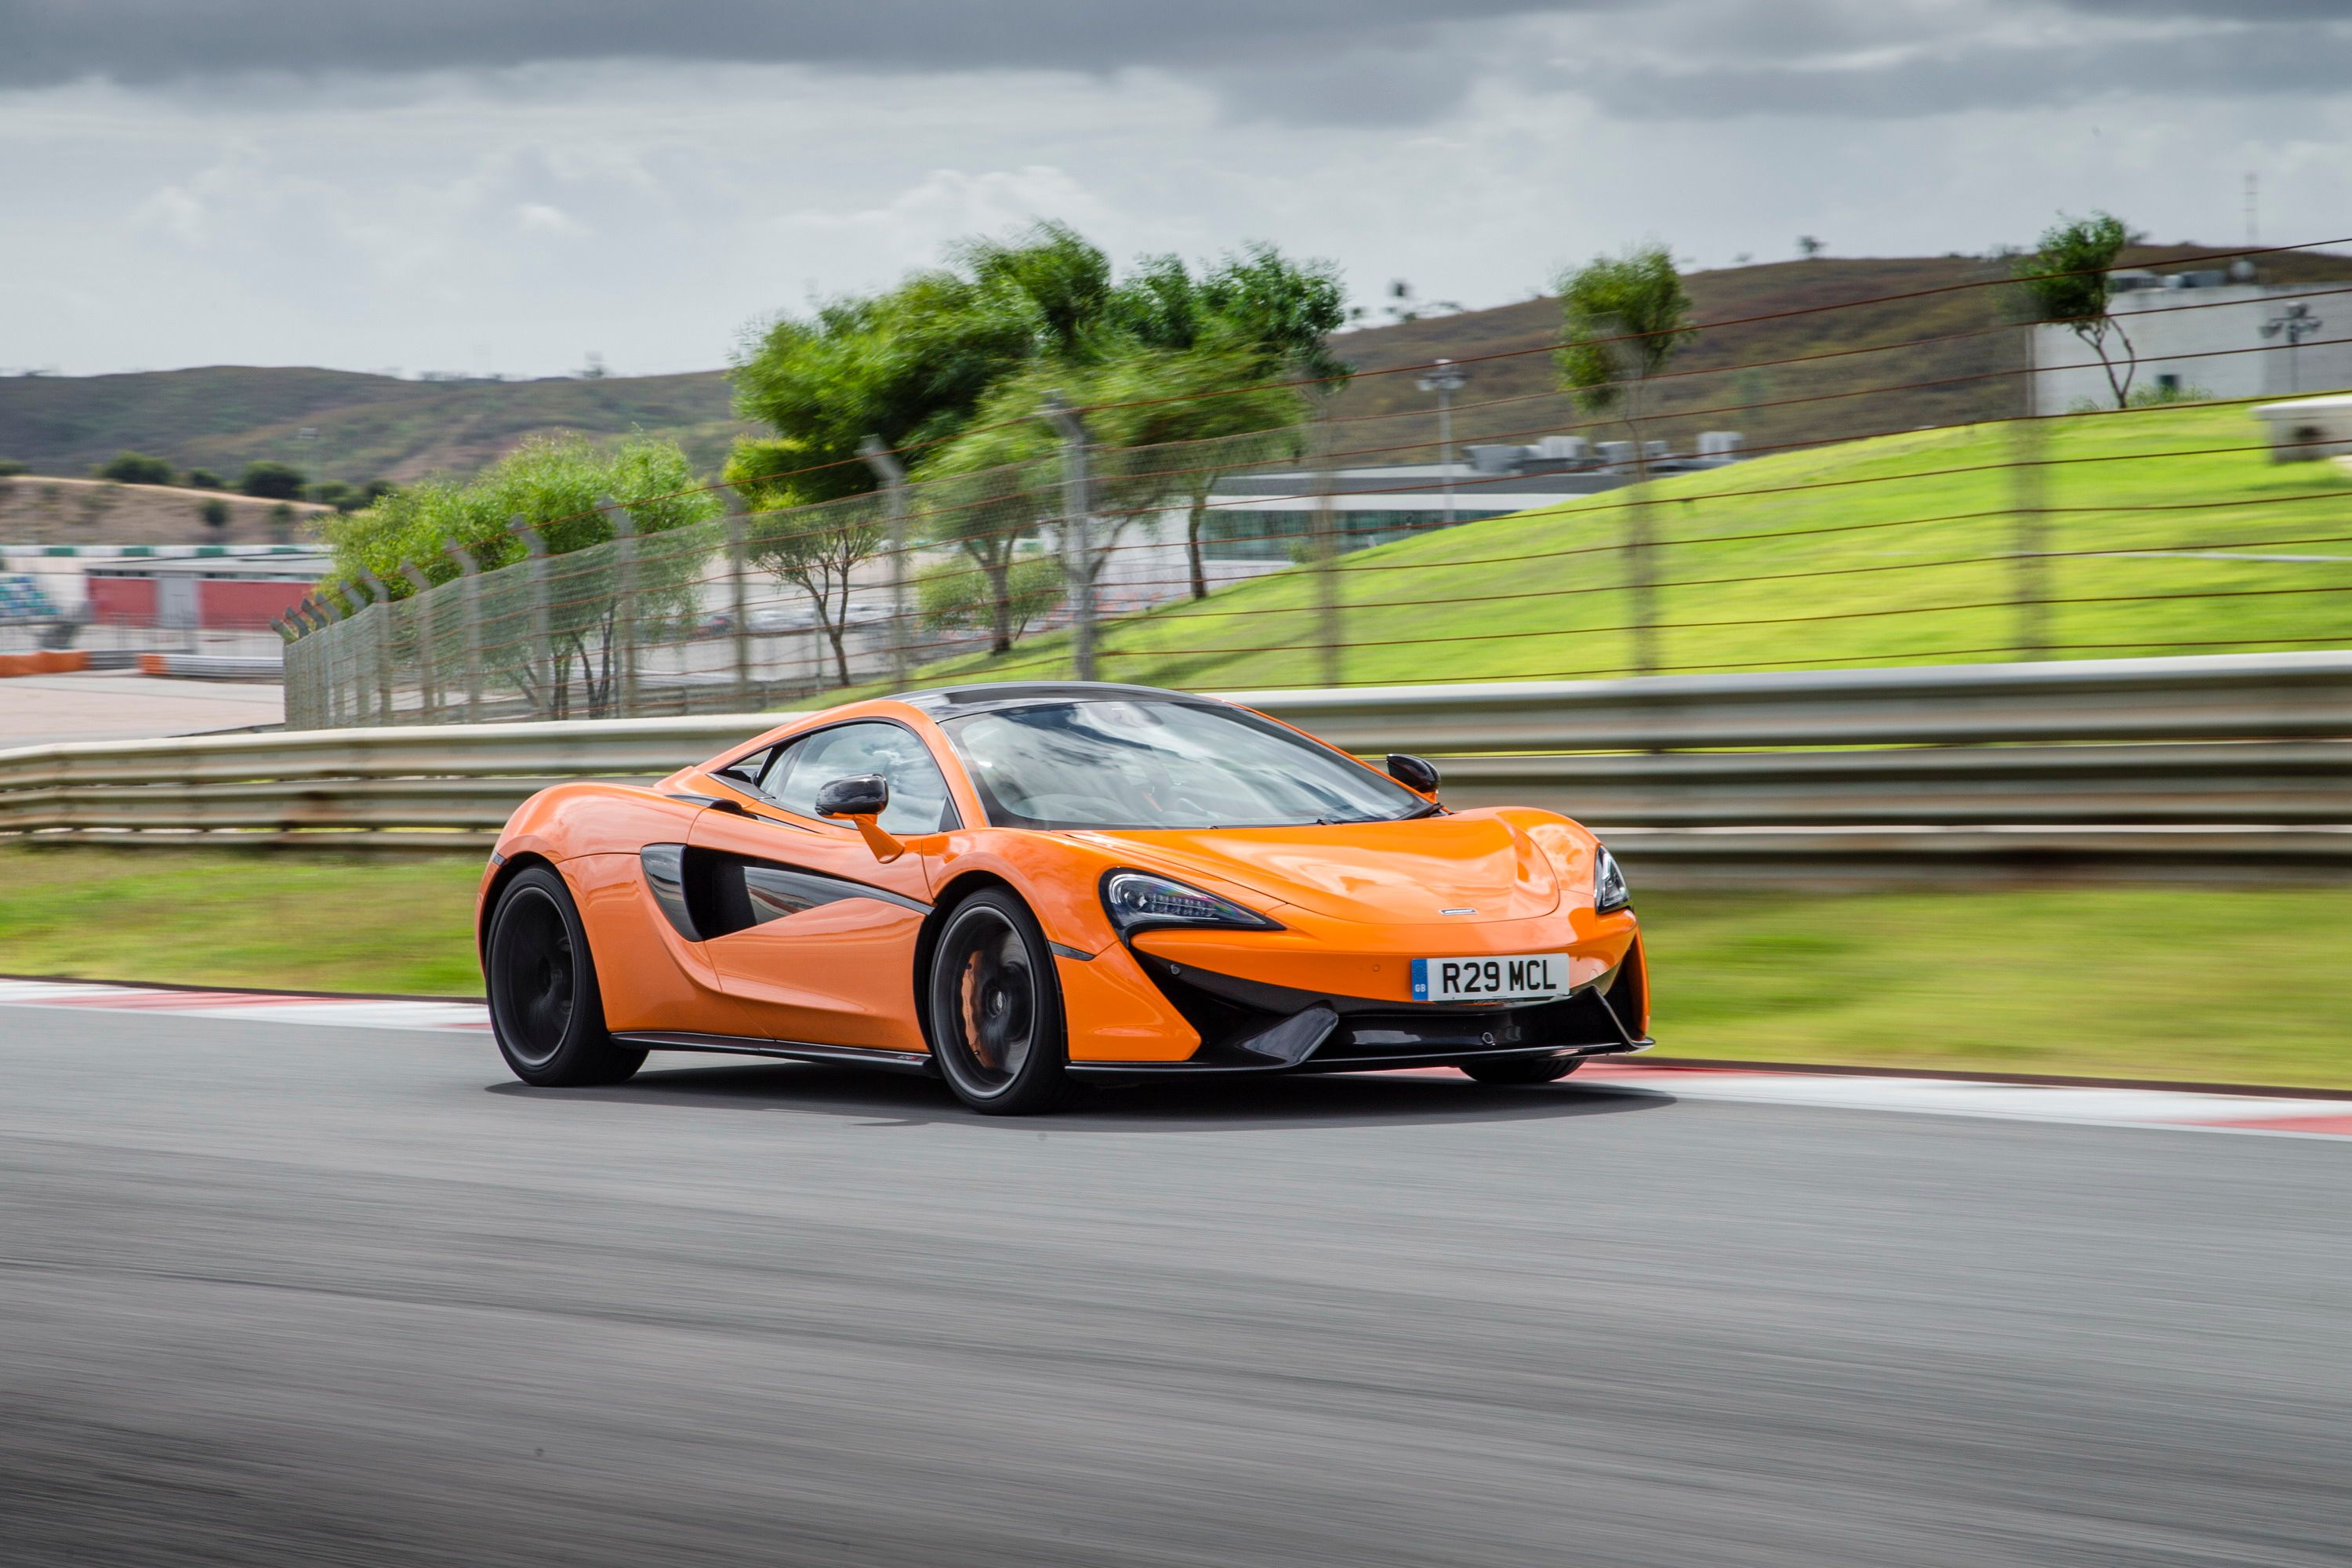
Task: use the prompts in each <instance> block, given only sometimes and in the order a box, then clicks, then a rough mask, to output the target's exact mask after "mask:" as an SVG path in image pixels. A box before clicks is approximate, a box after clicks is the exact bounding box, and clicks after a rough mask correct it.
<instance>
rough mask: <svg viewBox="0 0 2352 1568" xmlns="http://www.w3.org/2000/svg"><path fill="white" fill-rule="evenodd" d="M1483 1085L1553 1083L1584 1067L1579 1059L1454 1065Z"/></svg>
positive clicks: (1512, 1059) (1501, 1060)
mask: <svg viewBox="0 0 2352 1568" xmlns="http://www.w3.org/2000/svg"><path fill="white" fill-rule="evenodd" d="M1454 1065H1455V1066H1457V1067H1459V1068H1461V1069H1462V1070H1463V1071H1464V1072H1465V1073H1468V1074H1469V1075H1470V1076H1471V1077H1472V1078H1473V1079H1476V1080H1477V1081H1478V1082H1480V1083H1499V1084H1526V1083H1552V1082H1555V1081H1557V1080H1559V1079H1564V1078H1566V1077H1567V1076H1568V1075H1569V1074H1570V1073H1572V1072H1574V1071H1575V1070H1576V1069H1577V1068H1580V1067H1582V1066H1583V1065H1584V1063H1583V1061H1582V1059H1581V1058H1577V1057H1503V1058H1497V1059H1496V1060H1493V1061H1484V1062H1457V1063H1455V1064H1454Z"/></svg>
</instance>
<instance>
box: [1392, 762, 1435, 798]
mask: <svg viewBox="0 0 2352 1568" xmlns="http://www.w3.org/2000/svg"><path fill="white" fill-rule="evenodd" d="M1388 771H1389V777H1391V778H1392V779H1394V780H1396V782H1397V783H1399V784H1402V785H1404V787H1405V788H1407V789H1410V790H1418V791H1420V792H1421V793H1422V794H1423V795H1435V794H1436V793H1437V765H1436V764H1435V763H1432V762H1431V761H1430V760H1429V759H1428V758H1426V757H1416V756H1412V755H1409V754H1408V753H1406V752H1390V753H1389V760H1388Z"/></svg>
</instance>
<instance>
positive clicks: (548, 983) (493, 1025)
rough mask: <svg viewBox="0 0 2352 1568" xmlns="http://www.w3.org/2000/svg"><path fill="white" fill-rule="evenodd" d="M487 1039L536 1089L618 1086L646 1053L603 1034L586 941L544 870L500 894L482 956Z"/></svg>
mask: <svg viewBox="0 0 2352 1568" xmlns="http://www.w3.org/2000/svg"><path fill="white" fill-rule="evenodd" d="M482 969H483V978H484V979H486V980H487V981H488V983H489V993H490V1032H491V1033H492V1034H493V1035H495V1036H496V1037H497V1038H498V1042H499V1055H500V1056H502V1057H504V1058H506V1059H507V1066H508V1067H509V1068H512V1069H513V1071H514V1075H515V1077H517V1078H519V1079H522V1080H523V1082H525V1083H528V1084H535V1085H537V1086H538V1087H540V1088H541V1089H555V1088H562V1087H567V1086H572V1085H579V1084H592V1083H619V1082H620V1081H621V1080H622V1079H625V1078H627V1077H628V1076H629V1075H630V1074H631V1073H634V1072H635V1071H636V1070H637V1068H640V1067H642V1066H644V1065H645V1059H646V1053H645V1052H643V1051H641V1050H632V1049H630V1048H629V1047H626V1046H624V1045H622V1044H621V1043H620V1042H618V1041H617V1040H615V1039H614V1038H613V1037H612V1034H611V1032H610V1031H608V1030H607V1029H606V1028H605V1027H604V996H603V994H602V993H600V992H599V991H598V990H597V988H596V961H595V958H594V956H593V955H592V954H591V953H590V952H589V951H588V933H587V931H585V930H584V929H583V928H582V926H581V924H580V911H579V910H577V909H575V908H574V907H573V906H572V894H571V892H570V890H569V889H566V888H565V887H564V885H563V879H562V877H559V876H557V875H556V874H555V872H554V871H553V870H551V869H550V868H547V867H545V866H531V867H528V868H525V869H523V870H521V871H520V872H518V873H516V875H515V878H514V879H513V880H512V881H510V882H509V883H508V884H507V885H506V887H505V888H504V889H502V890H501V891H500V892H499V903H498V908H497V909H496V910H494V911H492V913H491V915H490V938H489V942H488V944H487V945H486V947H485V949H484V952H483V963H482Z"/></svg>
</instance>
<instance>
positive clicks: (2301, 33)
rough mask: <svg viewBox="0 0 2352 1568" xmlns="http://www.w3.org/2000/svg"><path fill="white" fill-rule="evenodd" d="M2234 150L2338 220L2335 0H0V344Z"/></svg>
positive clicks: (1835, 189) (295, 323)
mask: <svg viewBox="0 0 2352 1568" xmlns="http://www.w3.org/2000/svg"><path fill="white" fill-rule="evenodd" d="M1436 17H1443V18H1444V19H1443V20H1433V19H1432V18H1436ZM2249 172H2254V173H2257V174H2259V175H2260V178H2261V191H2262V197H2261V212H2262V219H2261V224H2262V237H2263V239H2264V240H2265V241H2267V242H2272V243H2283V242H2288V241H2296V240H2311V239H2324V238H2336V237H2343V236H2346V235H2347V234H2352V0H1909V3H1906V0H1772V3H1738V0H1623V3H1622V4H1615V3H1612V0H1569V3H1562V4H1549V5H1547V4H1536V3H1532V0H1444V3H1443V4H1431V3H1429V0H1414V3H1407V0H1181V3H1170V0H1154V3H1151V4H1130V3H1129V0H857V3H856V4H847V5H845V4H843V3H841V0H0V258H5V262H4V263H0V367H6V368H14V367H23V366H54V367H57V368H58V369H60V370H63V371H65V372H67V373H69V374H89V373H93V372H100V371H112V370H126V369H142V368H153V369H161V368H166V367H171V366H178V365H190V364H208V363H259V364H288V363H302V364H327V365H336V366H342V367H346V368H351V369H362V370H380V369H393V368H395V367H397V368H398V369H399V370H400V371H402V372H403V373H404V374H416V373H418V372H420V371H426V370H438V371H462V372H476V373H479V372H488V371H497V372H503V373H506V374H562V373H564V372H568V371H571V370H574V369H576V368H578V367H579V366H580V365H581V364H583V363H584V361H585V359H586V357H587V355H588V354H589V353H592V352H593V353H599V354H601V355H602V356H603V357H604V360H605V361H606V362H607V363H609V364H610V365H611V367H612V368H613V370H614V372H615V373H617V374H642V373H651V372H660V371H675V370H695V369H705V368H709V367H711V366H714V365H718V364H720V363H724V361H725V359H726V356H727V353H728V352H729V350H730V346H731V345H732V343H733V342H735V340H736V338H737V337H738V335H739V334H740V331H742V330H743V328H744V327H745V326H746V324H747V323H750V322H751V321H756V320H758V319H760V318H762V317H764V316H766V315H768V314H770V313H772V312H774V311H777V310H792V309H797V308H801V307H803V306H804V305H805V303H806V302H807V301H808V300H810V299H811V298H812V297H814V296H817V295H821V294H825V293H831V292H835V291H841V290H856V289H870V288H874V287H877V286H879V285H882V284H885V283H887V282H888V281H889V280H890V279H893V278H895V277H896V276H897V275H898V274H899V273H901V272H903V271H905V270H906V269H908V268H911V267H915V266H919V265H921V264H923V263H925V262H927V261H929V260H930V259H932V258H935V257H936V255H937V253H938V251H939V248H940V245H941V243H942V242H943V241H945V240H947V239H949V238H950V237H955V236H958V235H962V234H969V233H972V232H975V231H1003V230H1006V229H1009V228H1013V227H1017V226H1021V225H1023V224H1024V223H1026V222H1028V221H1030V220H1032V219H1034V218H1038V217H1059V218H1063V219H1066V220H1067V221H1069V222H1071V223H1074V224H1076V226H1078V227H1080V228H1081V229H1083V230H1084V231H1085V232H1087V234H1088V235H1090V236H1092V237H1095V238H1096V239H1097V242H1098V243H1101V244H1102V245H1104V246H1105V247H1107V248H1108V249H1109V250H1110V251H1111V252H1112V253H1113V254H1114V255H1115V256H1118V257H1119V258H1127V257H1130V256H1132V255H1135V254H1137V253H1139V252H1144V251H1160V250H1176V251H1181V252H1184V253H1186V254H1188V255H1192V256H1196V257H1197V256H1206V255H1212V254H1213V253H1215V252H1218V251H1221V250H1223V249H1225V248H1227V247H1231V246H1233V245H1234V244H1236V243H1238V242H1240V241H1243V240H1245V239H1268V240H1272V241H1274V242H1276V243H1277V244H1279V245H1281V246H1282V247H1284V248H1285V249H1286V250H1290V251H1292V252H1295V253H1298V254H1304V255H1313V256H1325V257H1329V258H1333V259H1335V260H1337V261H1338V262H1339V263H1340V264H1341V266H1342V267H1343V268H1345V270H1346V273H1347V276H1348V279H1349V284H1350V286H1351V288H1352V289H1354V290H1355V292H1356V294H1357V295H1358V297H1359V299H1360V300H1361V301H1363V302H1364V303H1366V304H1368V305H1375V306H1376V305H1377V304H1378V303H1379V296H1380V295H1381V291H1382V290H1383V289H1384V288H1385V286H1386V285H1387V284H1388V282H1389V281H1390V280H1391V279H1399V278H1402V279H1410V280H1411V281H1412V284H1413V285H1414V286H1415V288H1416V289H1418V290H1419V291H1420V292H1421V293H1422V294H1423V295H1424V296H1426V297H1429V298H1433V299H1442V300H1460V301H1463V302H1464V303H1466V304H1470V305H1488V304H1496V303H1500V302H1503V301H1506V300H1513V299H1523V298H1526V297H1527V296H1528V295H1529V294H1531V293H1534V292H1536V291H1537V290H1538V289H1540V288H1541V287H1542V286H1543V284H1544V283H1545V281H1546V280H1547V279H1548V278H1549V276H1550V275H1551V274H1552V273H1553V272H1554V271H1555V270H1556V269H1557V268H1559V265H1560V264H1562V263H1563V262H1569V261H1573V260H1576V259H1580V258H1584V257H1587V256H1590V255H1591V254H1593V253H1594V252H1596V251H1599V250H1602V249H1613V248H1616V247H1620V246H1622V245H1625V244H1627V243H1629V242H1632V241H1635V240H1639V239H1642V238H1644V237H1661V238H1664V239H1665V240H1667V241H1668V242H1670V243H1671V244H1672V245H1673V247H1675V252H1676V253H1677V254H1678V255H1680V256H1683V257H1686V258H1690V259H1691V260H1692V261H1693V262H1695V263H1696V264H1697V265H1700V266H1707V267H1716V266H1726V265H1729V264H1731V263H1732V262H1734V261H1735V260H1736V259H1738V258H1740V257H1742V256H1750V257H1753V258H1756V259H1759V260H1769V259H1779V258H1786V257H1789V256H1790V255H1791V254H1793V251H1794V246H1795V239H1796V237H1797V236H1798V235H1800V234H1811V235H1817V236H1819V237H1821V238H1822V240H1824V241H1825V242H1826V243H1827V245H1828V247H1829V248H1830V250H1831V252H1832V254H1835V255H1849V256H1852V255H1874V254H1875V255H1894V254H1919V253H1934V252H1943V251H1948V250H1963V251H1970V252H1978V251H1982V250H1984V249H1986V248H1988V247H1990V246H1992V245H1994V244H1997V243H2000V242H2003V241H2010V242H2018V241H2024V240H2029V239H2030V238H2031V237H2032V235H2033V233H2034V232H2035V231H2036V230H2038V229H2039V228H2040V227H2041V226H2042V225H2043V224H2045V223H2046V222H2048V221H2049V220H2050V219H2051V217H2052V216H2053V214H2054V213H2055V212H2056V211H2058V210H2059V209H2062V208H2063V209H2067V210H2072V211H2078V212H2079V211H2084V210H2087V209H2089V208H2092V207H2095V206H2103V207H2107V208H2110V209H2112V210H2114V211H2115V212H2116V213H2118V214H2120V215H2121V216H2124V217H2126V219H2128V220H2129V221H2130V222H2132V223H2133V224H2134V225H2136V226H2139V227H2143V228H2146V229H2147V230H2149V231H2151V232H2152V234H2153V235H2154V236H2155V237H2157V238H2158V239H2164V240H2173V239H2195V240H2199V241H2201V242H2205V243H2209V244H2216V245H2228V244H2234V243H2237V242H2238V241H2240V240H2241V239H2242V237H2243V235H2244V233H2245V215H2244V210H2243V209H2244V200H2243V195H2244V180H2245V176H2246V174H2248V173H2249Z"/></svg>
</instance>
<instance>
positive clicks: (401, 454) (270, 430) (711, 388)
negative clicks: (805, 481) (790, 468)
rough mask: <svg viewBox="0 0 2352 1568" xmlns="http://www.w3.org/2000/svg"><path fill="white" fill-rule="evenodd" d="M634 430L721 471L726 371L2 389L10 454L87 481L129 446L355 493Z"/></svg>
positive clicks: (124, 381)
mask: <svg viewBox="0 0 2352 1568" xmlns="http://www.w3.org/2000/svg"><path fill="white" fill-rule="evenodd" d="M635 428H643V429H646V430H648V431H652V432H654V433H656V434H660V435H666V436H671V437H676V438H677V440H678V442H679V443H680V444H681V445H683V446H684V447H686V449H687V450H688V453H690V454H691V455H692V456H693V458H694V459H695V461H696V462H697V463H698V465H701V466H704V467H709V468H715V467H716V466H717V465H718V463H719V459H720V458H721V457H722V456H723V455H724V454H725V452H726V450H727V447H728V445H729V443H730V442H731V441H732V440H733V439H734V437H735V433H736V431H737V430H738V428H740V426H738V425H737V424H736V422H735V418H734V414H733V409H732V407H731V405H730V400H729V395H728V390H727V381H726V377H725V376H724V375H723V374H720V373H719V372H717V371H708V372H702V373H699V374H690V375H656V376H627V377H622V376H614V377H609V378H606V379H603V380H597V381H585V380H569V379H561V378H551V379H548V380H543V381H464V382H433V381H402V380H399V379H397V378H395V377H393V376H386V375H362V374H354V373H352V372H347V371H333V370H310V369H300V368H284V369H275V368H272V369H264V368H255V367H250V366H242V365H213V366H207V367H205V368H204V369H200V370H173V371H153V372H142V373H140V374H126V375H94V376H11V377H7V378H5V379H0V457H6V458H15V459H16V460H17V461H19V462H25V463H29V464H31V465H32V467H33V468H35V469H36V470H37V471H38V472H41V473H51V474H74V475H79V474H84V473H87V472H88V471H89V469H90V468H91V467H92V466H93V465H95V464H98V463H102V462H104V461H106V460H107V459H108V458H111V457H113V456H114V455H115V454H116V453H118V452H121V451H123V450H126V449H128V450H133V451H142V452H148V453H152V455H154V456H156V457H160V458H168V459H170V460H171V462H172V463H173V465H174V466H175V467H178V468H211V469H213V470H215V472H218V473H223V474H226V475H228V476H230V477H231V478H232V479H233V478H234V477H235V476H236V473H237V471H238V470H240V469H242V468H244V467H245V465H246V464H247V463H249V462H253V461H255V460H257V459H259V458H275V459H277V460H278V461H281V462H288V463H291V464H293V465H294V466H295V467H297V468H301V469H302V470H303V471H304V472H306V473H308V474H310V476H311V477H312V478H314V479H342V480H345V481H347V482H350V483H353V484H357V483H362V482H364V481H366V480H368V479H376V478H384V479H417V478H421V477H422V476H424V475H425V474H429V473H464V472H468V471H471V470H473V469H475V468H480V467H482V466H483V465H485V464H487V463H489V462H490V461H492V460H494V459H495V458H498V457H499V454H501V453H503V452H505V451H507V450H509V448H510V447H513V446H514V445H515V443H516V442H518V441H520V440H521V439H522V438H523V437H525V436H528V435H530V434H531V433H532V432H534V431H541V430H583V431H586V432H588V433H589V434H591V435H597V436H617V435H624V434H626V433H627V432H628V431H630V430H632V429H635ZM306 429H307V430H309V431H310V432H313V433H314V434H312V435H310V436H305V435H304V434H303V432H304V431H305V430H306Z"/></svg>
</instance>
